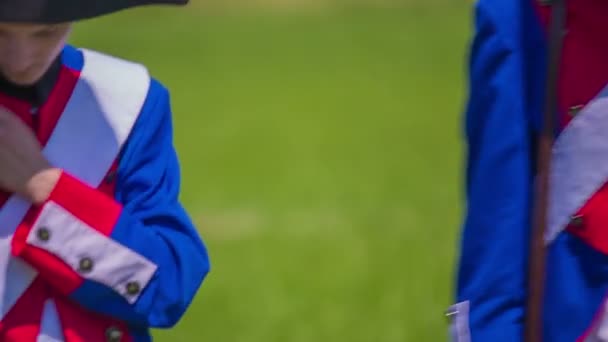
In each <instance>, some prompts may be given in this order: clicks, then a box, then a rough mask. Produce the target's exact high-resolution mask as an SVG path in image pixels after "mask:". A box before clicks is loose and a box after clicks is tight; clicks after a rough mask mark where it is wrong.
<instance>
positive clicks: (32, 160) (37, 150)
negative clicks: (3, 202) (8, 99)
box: [0, 108, 61, 204]
mask: <svg viewBox="0 0 608 342" xmlns="http://www.w3.org/2000/svg"><path fill="white" fill-rule="evenodd" d="M60 175H61V171H60V170H57V169H54V168H52V167H51V165H50V164H49V162H48V161H47V160H46V158H45V157H44V155H43V154H42V148H41V146H40V143H39V142H38V139H37V138H36V136H35V135H34V132H32V130H31V129H30V128H29V127H28V126H27V125H25V124H24V123H23V122H22V121H21V120H20V119H19V118H18V117H17V116H16V115H15V114H14V113H11V112H10V111H8V110H7V109H4V108H0V189H2V190H4V191H7V192H9V193H15V194H17V195H19V196H21V197H23V198H25V199H27V200H28V201H30V202H32V203H36V204H38V203H42V202H44V201H46V200H47V198H48V196H49V195H50V193H51V191H52V190H53V188H54V187H55V185H56V184H57V181H58V179H59V176H60Z"/></svg>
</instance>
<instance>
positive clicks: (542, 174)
mask: <svg viewBox="0 0 608 342" xmlns="http://www.w3.org/2000/svg"><path fill="white" fill-rule="evenodd" d="M565 1H566V0H551V2H550V3H549V5H550V6H552V10H551V23H550V29H549V47H548V63H547V75H546V77H547V78H546V84H545V87H546V88H545V91H546V92H545V101H544V110H543V124H542V129H541V131H540V134H539V136H538V145H537V146H538V151H537V159H536V160H537V165H536V167H537V175H536V179H535V188H534V191H535V192H534V195H535V196H534V211H533V214H532V230H531V240H530V255H529V264H528V267H529V269H528V296H527V303H526V320H525V329H524V334H525V339H524V341H525V342H541V341H542V329H543V326H542V316H543V312H542V307H543V297H544V287H545V263H546V246H545V241H544V236H545V232H546V229H547V211H548V202H549V170H550V166H551V155H552V149H553V142H554V139H555V134H556V116H557V97H558V79H559V70H560V62H561V51H562V47H563V36H564V28H565V21H566V5H565Z"/></svg>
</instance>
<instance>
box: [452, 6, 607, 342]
mask: <svg viewBox="0 0 608 342" xmlns="http://www.w3.org/2000/svg"><path fill="white" fill-rule="evenodd" d="M565 2H566V5H565V17H566V20H565V22H566V23H565V25H564V26H563V27H561V28H559V30H560V31H559V32H558V35H556V37H559V38H560V39H562V40H563V48H562V49H560V54H561V62H560V63H559V65H558V67H557V69H556V70H557V74H556V75H557V81H556V86H557V96H556V97H557V98H556V105H557V111H556V113H555V118H556V119H557V120H556V121H557V127H556V138H555V139H556V140H555V143H554V145H553V152H552V155H551V156H550V158H551V167H550V177H549V180H550V181H549V183H550V184H549V185H550V186H549V200H548V203H549V206H548V211H547V213H548V214H547V220H548V224H547V231H546V234H545V243H546V246H547V248H548V250H547V256H546V259H545V260H546V268H545V272H546V278H545V282H544V284H545V285H544V287H543V288H544V296H543V297H542V298H541V299H542V303H543V304H542V305H541V308H542V319H541V321H542V324H543V328H542V336H543V338H542V340H543V341H551V342H561V341H564V342H565V341H568V342H572V341H608V311H607V309H608V308H607V306H606V298H607V295H608V292H607V290H608V187H607V186H606V182H607V180H608V97H607V96H608V88H607V85H608V63H607V62H606V61H608V44H605V42H606V39H607V38H606V37H608V20H606V18H608V2H606V1H601V0H600V1H598V0H567V1H565ZM553 6H555V4H554V3H553V2H552V1H534V0H479V1H478V2H477V4H476V26H475V29H476V32H475V38H474V41H473V45H472V50H471V64H470V98H469V102H468V107H467V111H466V136H467V143H468V144H467V152H468V159H467V183H466V190H467V192H466V194H467V200H468V201H467V202H468V203H467V210H466V219H465V223H464V230H463V236H462V246H461V258H460V264H459V269H458V284H457V300H456V303H457V304H455V305H454V306H453V307H452V308H451V310H450V315H451V316H452V335H453V337H454V338H455V340H456V341H471V340H472V341H492V342H497V341H522V340H523V337H524V333H525V329H524V322H525V321H526V318H527V316H526V301H527V299H528V296H529V293H528V288H529V285H530V284H529V281H528V277H527V276H528V269H529V256H530V254H529V252H528V251H529V246H530V236H531V226H532V207H533V199H534V195H535V189H536V188H535V185H536V183H535V181H536V180H537V178H536V177H537V174H536V170H535V165H536V158H537V157H538V155H537V154H536V143H537V139H536V137H537V136H538V134H539V131H540V130H541V127H542V123H543V122H544V121H543V120H542V119H541V116H542V112H543V108H544V106H545V103H544V98H545V87H547V86H551V84H547V83H546V82H545V80H546V79H547V76H548V75H547V73H546V70H547V64H548V62H547V61H548V58H547V55H548V52H547V51H548V46H550V44H548V42H549V40H548V39H549V38H548V37H549V36H550V31H551V30H550V29H549V24H550V23H551V22H552V20H551V19H555V18H552V15H551V13H552V8H553ZM552 114H553V113H552ZM536 228H538V227H536ZM539 342H540V341H539Z"/></svg>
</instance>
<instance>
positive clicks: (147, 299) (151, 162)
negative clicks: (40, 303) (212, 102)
mask: <svg viewBox="0 0 608 342" xmlns="http://www.w3.org/2000/svg"><path fill="white" fill-rule="evenodd" d="M171 115H172V114H171V107H170V101H169V93H168V91H167V90H166V89H165V88H164V87H163V86H162V85H161V84H160V83H158V82H157V81H155V80H153V81H152V85H151V87H150V90H149V94H148V97H147V100H146V103H145V105H144V107H143V109H142V112H141V114H140V117H139V118H138V121H137V122H136V125H135V127H134V129H133V131H132V133H131V136H130V137H129V139H128V141H127V144H126V145H125V148H124V150H123V151H122V153H121V156H120V159H119V165H118V173H117V180H116V182H117V183H116V195H115V198H116V200H117V201H118V202H120V203H121V204H122V205H123V211H122V213H121V215H120V217H119V219H118V223H117V224H116V227H115V228H114V230H113V232H112V234H111V236H110V238H112V239H113V240H114V241H116V242H118V243H120V244H121V245H123V246H126V247H128V248H129V249H131V250H133V251H135V252H137V253H139V254H140V255H142V256H144V257H146V258H147V259H148V260H150V261H152V262H153V263H154V264H156V265H157V267H158V269H157V271H156V273H155V275H154V277H153V278H152V280H151V281H150V282H149V283H148V285H147V286H146V287H145V288H144V289H143V291H142V292H141V295H140V297H139V298H138V300H137V301H136V302H135V303H133V304H129V303H128V302H127V301H126V300H125V299H124V298H123V297H122V296H121V295H119V294H118V293H116V292H115V291H113V290H112V289H111V288H107V287H105V286H103V285H102V284H99V283H95V282H92V281H89V280H86V281H85V282H84V284H83V285H82V286H80V287H79V288H78V289H77V290H76V291H75V292H73V293H72V294H71V296H70V297H71V298H72V299H73V300H75V301H77V302H78V303H80V304H81V305H83V306H84V307H86V308H88V309H90V310H93V311H95V312H98V313H102V314H106V315H109V316H111V317H114V318H117V319H120V320H123V321H125V322H126V323H128V324H129V325H130V326H131V327H140V328H147V327H156V328H166V327H171V326H173V325H174V324H176V323H177V322H178V320H179V319H180V318H181V317H182V315H183V314H184V312H185V311H186V309H187V308H188V306H189V305H190V303H191V301H192V300H193V297H194V296H195V294H196V293H197V291H198V289H199V287H200V286H201V283H202V281H203V279H204V278H205V277H206V275H207V273H208V272H209V258H208V254H207V251H206V248H205V245H204V244H203V241H202V240H201V239H200V237H199V235H198V233H197V231H196V229H195V227H194V225H193V223H192V222H191V220H190V218H189V216H188V214H187V213H186V211H185V210H184V208H183V207H182V205H181V204H180V202H179V200H178V197H179V191H180V170H179V164H178V159H177V155H176V152H175V150H174V146H173V132H172V118H171Z"/></svg>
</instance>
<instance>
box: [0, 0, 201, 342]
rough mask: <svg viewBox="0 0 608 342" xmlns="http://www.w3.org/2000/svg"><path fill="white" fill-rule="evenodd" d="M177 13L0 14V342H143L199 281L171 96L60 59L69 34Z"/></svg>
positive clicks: (55, 0) (85, 58)
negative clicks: (106, 18)
mask: <svg viewBox="0 0 608 342" xmlns="http://www.w3.org/2000/svg"><path fill="white" fill-rule="evenodd" d="M185 2H187V0H87V1H83V0H0V76H1V77H0V108H1V109H0V190H1V192H0V341H20V342H28V341H31V342H34V341H43V342H44V341H67V342H71V341H74V342H76V341H83V342H85V341H86V342H95V341H147V340H150V336H149V331H148V329H149V328H151V327H171V326H173V325H174V324H175V323H176V322H177V321H178V320H179V319H180V317H182V315H183V314H184V312H185V311H186V309H187V307H188V306H189V304H190V303H191V300H192V298H193V296H194V295H195V293H196V292H197V290H198V288H199V286H200V284H201V282H202V281H203V279H204V277H205V276H206V274H207V272H208V270H209V260H208V256H207V252H206V249H205V247H204V245H203V243H202V241H201V239H200V238H199V236H198V235H197V232H196V230H195V227H194V226H193V224H192V222H191V221H190V219H189V217H188V215H187V214H186V212H185V211H184V209H183V207H182V206H181V205H180V203H179V202H178V192H179V183H180V179H179V165H178V160H177V157H176V153H175V151H174V147H173V142H172V139H173V137H172V126H171V115H172V114H171V107H170V103H169V93H168V91H167V89H165V88H164V87H163V86H162V85H161V84H160V83H159V82H158V81H157V80H155V79H154V78H152V77H151V76H150V75H149V74H148V71H147V70H146V68H145V67H144V66H142V65H139V64H135V63H131V62H127V61H123V60H120V59H117V58H113V57H110V56H107V55H103V54H100V53H97V52H93V51H89V50H80V49H77V48H75V47H72V46H69V45H66V40H67V37H68V34H69V32H70V28H71V23H72V22H75V21H78V20H82V19H86V18H92V17H96V16H99V15H104V14H108V13H111V12H115V11H118V10H121V9H125V8H127V7H133V6H137V5H145V4H149V3H167V4H168V3H174V4H184V3H185ZM134 43H135V42H134Z"/></svg>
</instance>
